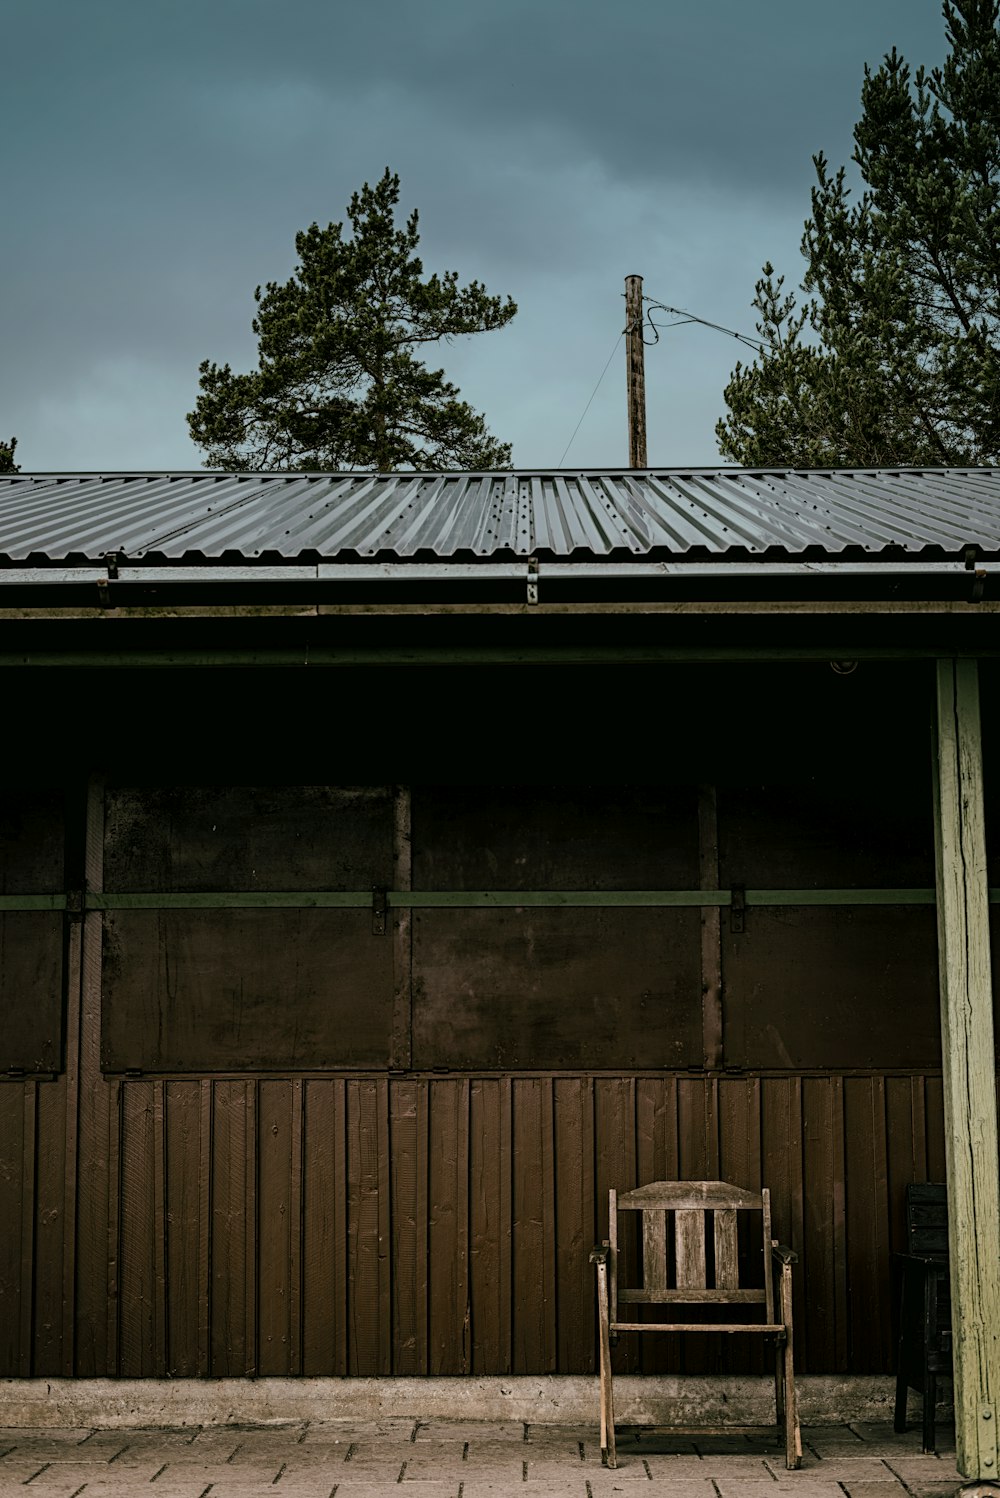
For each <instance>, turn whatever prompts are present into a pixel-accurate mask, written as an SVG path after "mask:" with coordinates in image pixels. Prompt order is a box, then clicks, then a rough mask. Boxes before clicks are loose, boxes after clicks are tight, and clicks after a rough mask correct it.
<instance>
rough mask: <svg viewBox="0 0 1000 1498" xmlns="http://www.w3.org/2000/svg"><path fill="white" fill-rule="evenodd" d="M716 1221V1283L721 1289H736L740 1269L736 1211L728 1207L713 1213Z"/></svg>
mask: <svg viewBox="0 0 1000 1498" xmlns="http://www.w3.org/2000/svg"><path fill="white" fill-rule="evenodd" d="M713 1216H714V1219H715V1222H714V1227H715V1284H716V1288H717V1289H719V1290H735V1289H736V1288H737V1287H738V1286H739V1282H740V1271H739V1259H738V1256H737V1247H736V1213H735V1212H731V1211H729V1210H728V1209H727V1210H725V1211H716V1212H714V1213H713Z"/></svg>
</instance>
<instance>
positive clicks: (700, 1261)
mask: <svg viewBox="0 0 1000 1498" xmlns="http://www.w3.org/2000/svg"><path fill="white" fill-rule="evenodd" d="M674 1254H675V1260H676V1265H677V1268H676V1277H677V1288H678V1290H704V1289H705V1280H706V1275H707V1270H706V1267H705V1213H704V1212H686V1211H685V1212H675V1213H674Z"/></svg>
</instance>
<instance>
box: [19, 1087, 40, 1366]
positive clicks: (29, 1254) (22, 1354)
mask: <svg viewBox="0 0 1000 1498" xmlns="http://www.w3.org/2000/svg"><path fill="white" fill-rule="evenodd" d="M21 1102H22V1104H23V1108H24V1124H23V1127H22V1130H21V1141H22V1150H23V1153H22V1165H21V1183H22V1188H21V1189H22V1207H21V1265H20V1296H19V1307H20V1313H21V1315H20V1321H21V1328H20V1338H19V1341H18V1349H19V1356H18V1373H19V1375H20V1377H21V1378H30V1377H31V1371H32V1368H31V1365H32V1352H33V1350H34V1349H33V1346H32V1343H33V1340H34V1338H33V1332H34V1316H35V1275H34V1259H35V1199H36V1193H37V1179H36V1170H37V1154H38V1119H37V1105H38V1083H37V1082H34V1081H27V1082H25V1083H23V1084H22V1089H21Z"/></svg>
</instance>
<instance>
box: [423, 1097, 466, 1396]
mask: <svg viewBox="0 0 1000 1498" xmlns="http://www.w3.org/2000/svg"><path fill="white" fill-rule="evenodd" d="M430 1091H431V1110H430V1191H429V1207H428V1217H429V1221H428V1250H429V1255H430V1265H429V1270H430V1293H429V1307H428V1314H429V1322H430V1327H429V1365H430V1372H431V1373H434V1374H458V1373H467V1372H468V1370H469V1363H470V1359H471V1351H472V1348H471V1331H472V1327H471V1304H470V1299H469V1083H468V1081H452V1080H450V1079H449V1080H441V1081H437V1080H435V1081H434V1082H433V1083H432V1084H431V1089H430Z"/></svg>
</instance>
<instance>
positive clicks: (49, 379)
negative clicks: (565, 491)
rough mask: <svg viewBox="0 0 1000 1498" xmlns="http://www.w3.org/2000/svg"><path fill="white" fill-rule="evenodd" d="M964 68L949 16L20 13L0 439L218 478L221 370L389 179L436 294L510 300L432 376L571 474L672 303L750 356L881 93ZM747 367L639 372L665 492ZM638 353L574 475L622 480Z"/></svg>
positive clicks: (509, 3)
mask: <svg viewBox="0 0 1000 1498" xmlns="http://www.w3.org/2000/svg"><path fill="white" fill-rule="evenodd" d="M893 45H895V46H897V47H898V49H899V50H900V51H901V52H903V53H904V55H905V56H906V57H907V59H908V60H909V61H910V62H911V63H913V64H914V65H916V64H917V63H919V62H924V63H926V64H928V65H930V64H933V63H937V62H940V61H941V60H942V59H943V57H944V53H945V40H944V27H943V22H942V19H941V12H940V4H939V3H938V0H837V3H836V4H825V3H823V4H821V3H819V0H683V3H682V0H0V48H2V51H3V54H4V60H3V68H2V84H0V299H2V300H0V437H4V438H6V437H8V436H10V435H11V434H14V435H16V436H17V437H18V440H19V448H18V457H19V459H20V460H21V462H22V466H23V468H24V469H25V470H35V471H40V470H46V469H121V468H126V469H128V468H137V469H144V468H153V469H158V468H197V467H198V466H199V465H200V460H201V459H200V453H199V452H198V450H197V449H196V448H195V447H194V446H193V445H192V444H191V442H190V440H189V438H188V435H187V426H186V423H185V420H184V417H185V412H187V411H188V410H190V409H191V406H192V405H193V403H194V398H195V395H196V393H197V369H198V364H199V362H200V361H201V360H202V359H204V358H211V359H213V360H215V361H217V362H219V363H223V362H226V361H229V362H230V363H232V365H233V366H234V368H237V369H240V368H249V367H251V365H252V364H253V363H254V362H255V358H256V346H255V340H254V338H253V335H252V332H251V330H250V318H251V316H252V311H253V301H252V292H253V288H254V286H255V285H257V283H258V282H263V281H267V280H284V279H286V278H287V277H288V276H289V275H290V274H291V271H292V268H293V265H294V236H295V232H296V230H298V229H300V228H304V227H305V226H306V225H307V224H309V223H311V222H312V221H314V220H316V221H318V222H320V223H321V224H326V223H328V222H329V221H330V220H337V219H342V218H343V217H344V211H345V207H346V204H347V201H348V199H349V198H350V195H351V193H352V191H353V190H354V189H355V188H356V187H358V186H360V185H361V183H362V182H363V181H365V180H368V181H374V180H375V179H376V178H377V177H379V176H380V175H381V173H382V171H383V170H384V168H385V166H386V165H390V166H391V167H392V168H393V170H395V171H397V172H399V174H400V176H401V178H402V198H401V208H405V209H406V210H409V209H410V208H411V207H417V208H419V210H420V215H421V231H422V243H421V253H422V255H423V259H424V264H425V266H426V267H427V268H428V270H431V269H437V270H444V269H455V270H457V271H458V272H459V274H460V276H461V277H462V279H463V280H471V279H473V278H476V279H479V280H482V281H485V283H486V285H487V287H488V288H489V290H490V291H491V292H495V293H503V294H505V295H506V294H508V293H509V294H510V295H512V296H513V297H514V298H515V300H516V301H517V302H518V304H519V307H520V311H519V313H518V316H517V317H516V318H515V320H514V322H513V323H512V324H511V325H510V326H509V327H508V328H506V329H504V330H502V331H501V332H498V333H493V334H488V335H483V336H481V337H478V338H474V339H470V340H466V341H465V343H464V344H456V345H455V346H453V347H452V348H451V349H447V350H445V351H444V354H443V358H442V361H441V362H443V363H444V365H445V368H446V371H447V372H448V374H449V375H450V376H451V377H452V378H453V379H454V380H455V381H456V382H457V383H458V384H459V386H460V387H461V390H462V394H463V395H464V396H465V397H466V398H467V399H468V400H470V401H471V402H472V403H473V404H474V405H476V406H477V407H479V408H480V409H481V410H483V411H485V413H486V415H487V419H488V422H489V425H490V428H491V430H492V431H493V432H494V433H495V434H496V435H497V436H498V437H501V438H503V439H504V440H506V441H510V442H513V445H514V462H515V464H516V465H517V466H519V467H524V468H531V467H548V466H555V465H556V464H558V462H559V460H560V457H561V455H562V453H563V451H564V449H565V447H566V444H567V443H568V442H569V439H570V436H571V434H572V432H573V429H574V427H575V425H576V423H577V420H578V419H579V417H580V415H581V412H582V411H583V409H584V406H585V404H586V402H587V399H588V397H589V396H590V394H591V392H592V390H593V389H594V385H595V383H596V381H597V379H598V376H599V375H600V373H601V370H602V368H603V367H604V365H605V362H606V360H607V359H608V356H609V354H610V353H611V350H612V347H613V346H614V344H615V340H616V337H617V335H618V333H619V332H620V330H621V327H622V322H623V306H622V299H621V292H622V289H623V279H624V277H625V275H626V274H628V273H630V272H638V273H640V274H642V275H643V276H644V277H645V290H646V291H647V293H649V294H650V295H651V296H654V297H656V298H658V299H659V300H661V301H664V302H667V303H670V304H672V305H675V306H680V307H684V308H689V309H691V310H692V311H694V312H696V313H697V314H698V315H699V316H701V317H705V318H708V319H711V320H712V321H715V322H719V323H723V324H726V325H727V326H729V327H734V328H739V329H742V330H744V331H746V332H752V331H753V314H752V310H751V307H750V302H751V299H752V296H753V284H754V281H755V279H756V277H757V275H758V274H759V270H760V266H761V263H762V262H763V261H764V260H765V259H768V258H770V259H771V260H773V261H774V263H775V265H776V267H777V268H779V269H783V270H785V271H786V272H787V273H788V278H789V280H790V281H791V280H795V281H797V280H798V277H799V275H800V271H801V263H802V262H801V259H800V256H799V251H798V244H799V239H800V236H801V228H802V220H803V219H804V217H805V215H806V213H807V211H808V206H809V188H810V185H811V182H812V178H813V170H812V166H811V161H810V158H811V155H812V153H813V152H815V151H818V150H821V149H822V150H824V151H825V152H826V154H827V155H828V156H829V157H830V159H831V160H832V161H833V162H834V163H839V162H842V161H846V160H847V158H848V157H849V155H850V150H851V130H852V127H853V124H854V122H855V120H856V118H857V114H858V102H859V95H860V88H861V81H862V76H863V69H864V64H865V63H866V62H870V63H877V62H878V61H879V60H880V58H881V56H882V54H883V53H884V52H885V51H887V50H888V49H889V48H891V47H892V46H893ZM738 352H739V346H738V345H737V344H735V343H733V342H732V341H731V340H727V339H725V338H723V337H721V336H720V335H719V334H717V333H712V332H709V331H708V330H706V329H704V328H699V327H682V328H676V329H673V330H672V331H670V332H666V333H664V334H663V335H662V341H661V342H660V344H659V345H658V346H657V347H655V348H650V349H649V350H648V351H647V358H646V372H647V384H648V407H649V434H650V436H649V448H650V453H649V456H650V461H651V462H652V463H654V464H658V465H686V464H691V465H696V464H703V465H704V464H712V463H715V462H716V461H718V454H717V448H716V443H715V436H714V426H715V421H716V419H717V417H718V416H719V414H720V413H721V410H722V389H723V386H724V384H725V382H726V380H727V378H728V375H729V371H730V370H731V368H732V366H733V363H734V362H735V358H736V356H737V354H738ZM624 383H625V376H624V351H623V347H619V349H618V351H617V353H616V355H615V358H614V361H613V363H612V365H611V367H610V368H609V369H608V372H607V375H606V377H605V379H604V381H603V384H602V385H601V387H600V390H599V391H598V394H597V397H596V398H595V400H594V402H593V404H592V406H591V408H590V411H589V413H588V415H587V417H586V420H585V421H584V423H583V425H582V426H581V428H580V431H579V433H578V435H577V436H576V438H575V440H574V441H573V444H572V446H571V447H570V450H569V453H568V455H567V456H566V458H565V464H564V466H566V467H582V466H591V465H593V466H608V467H610V466H616V465H621V464H624V463H626V462H627V444H626V433H625V397H624Z"/></svg>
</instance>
